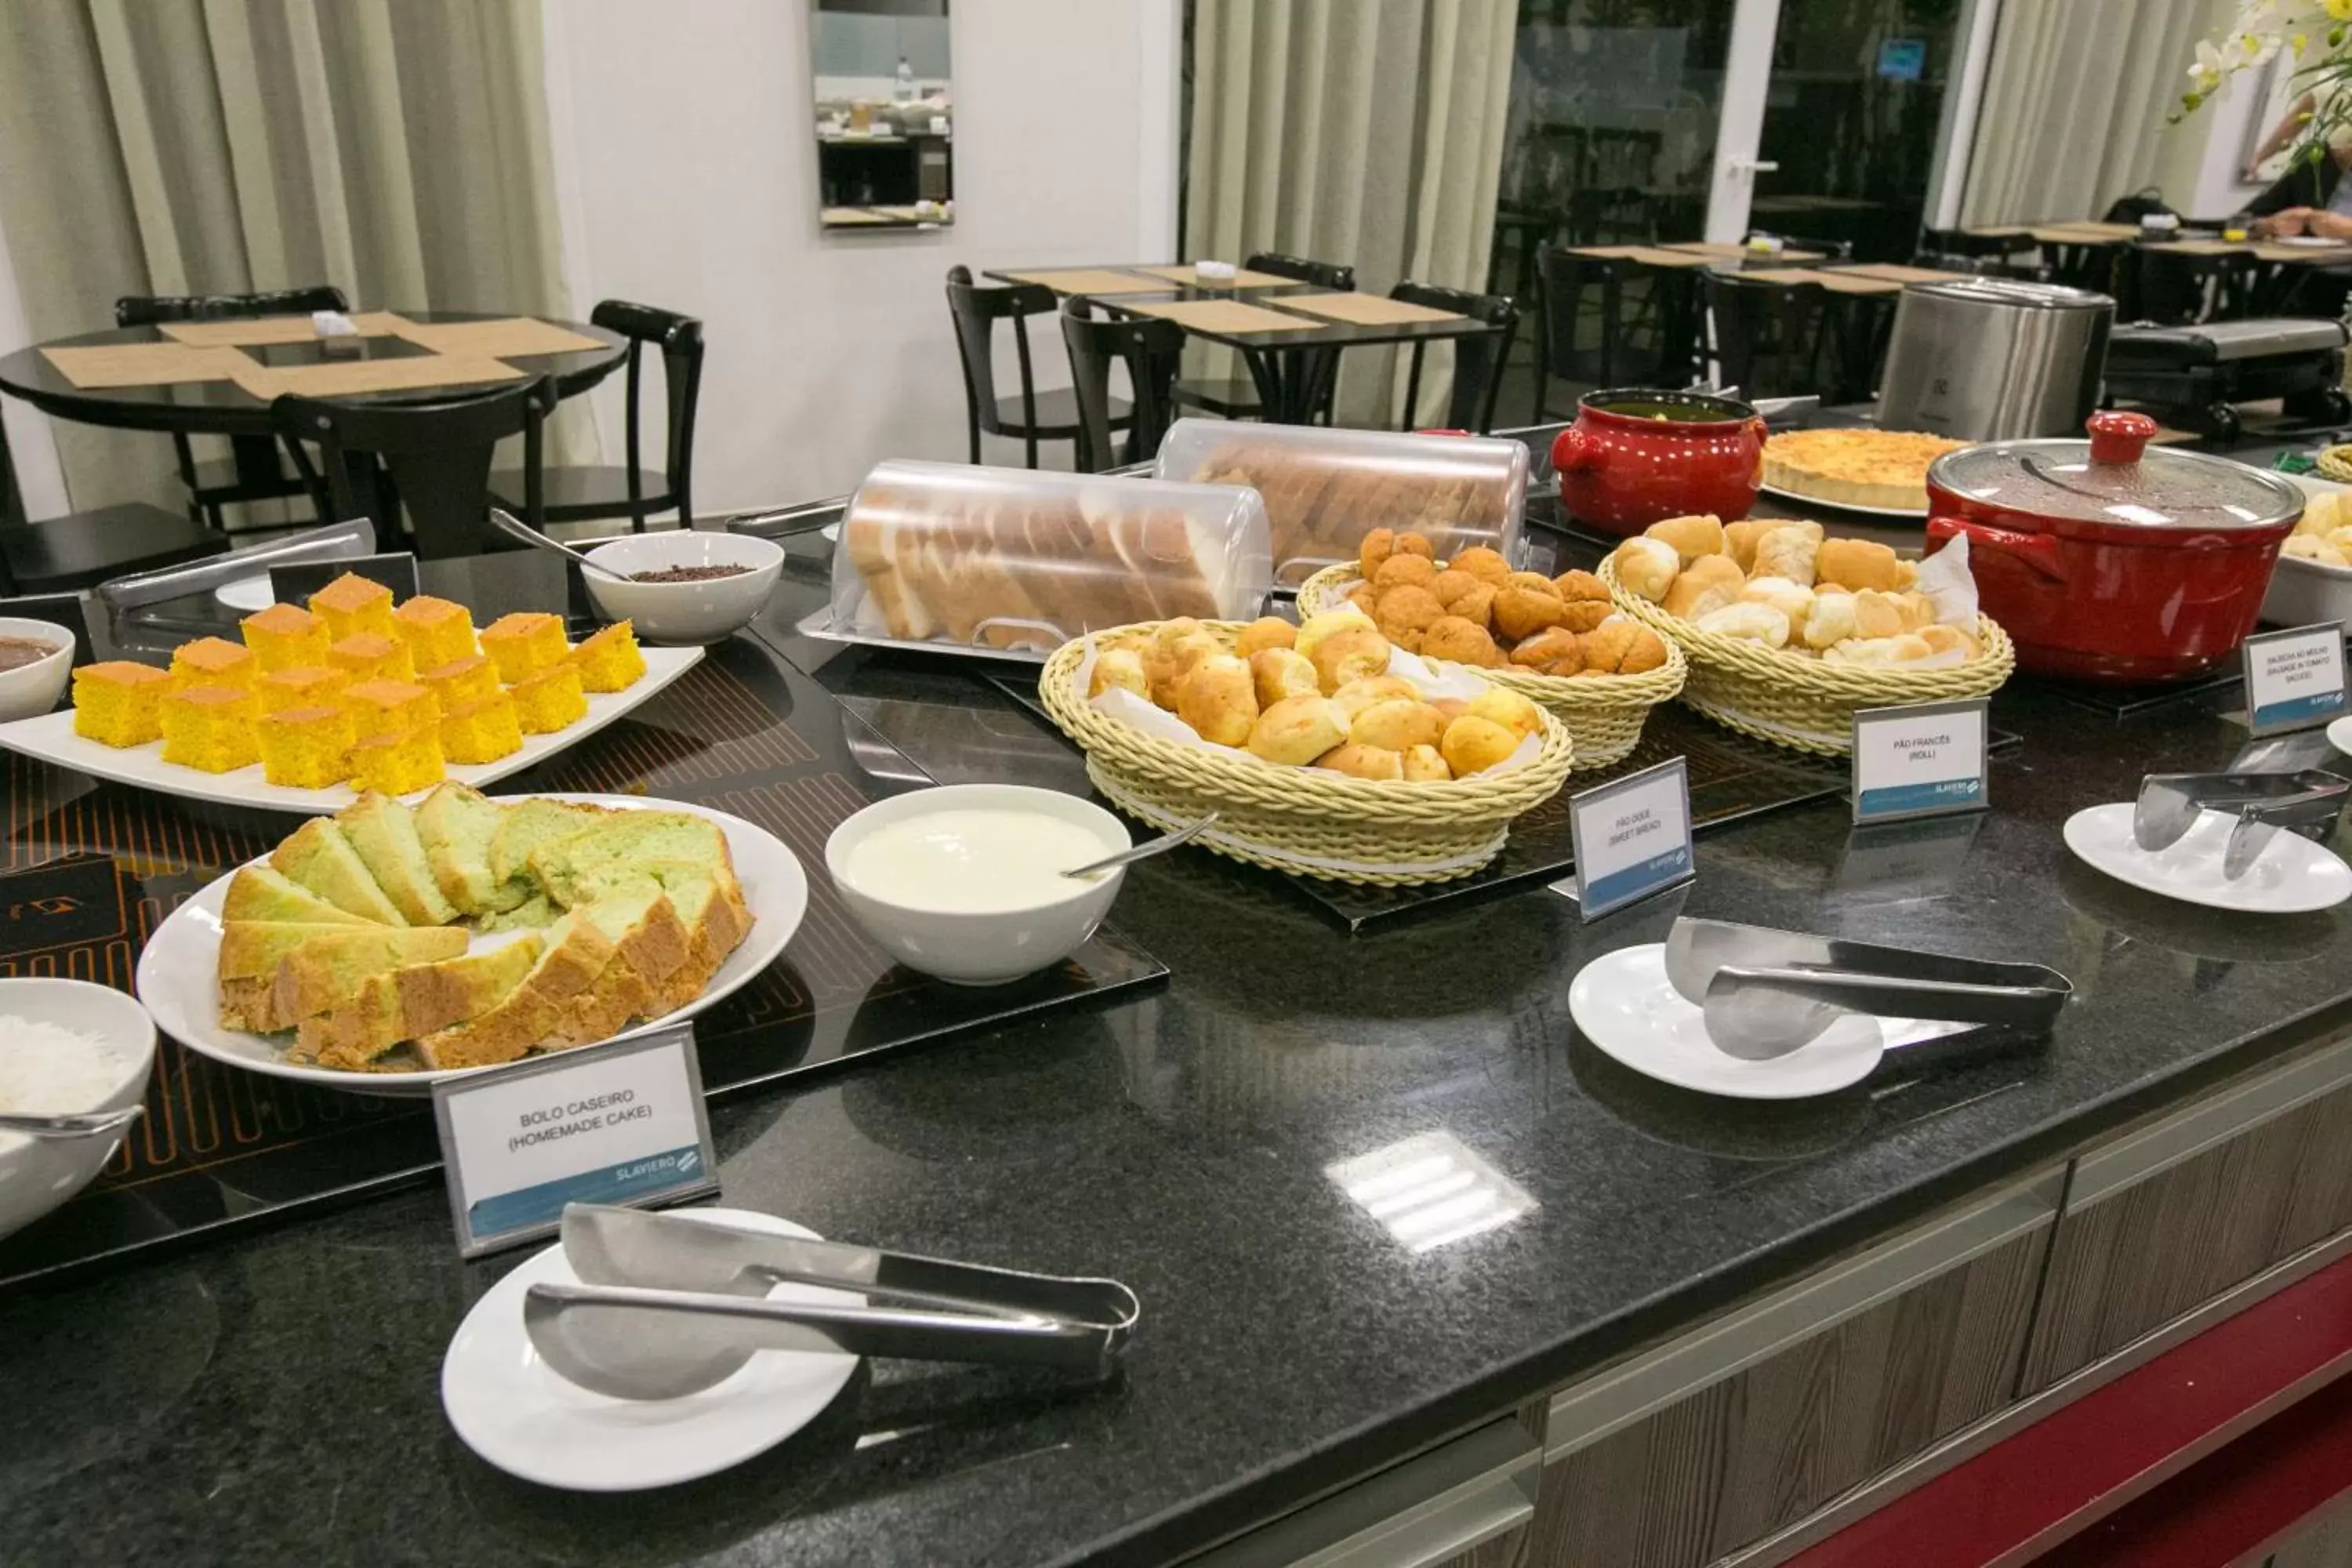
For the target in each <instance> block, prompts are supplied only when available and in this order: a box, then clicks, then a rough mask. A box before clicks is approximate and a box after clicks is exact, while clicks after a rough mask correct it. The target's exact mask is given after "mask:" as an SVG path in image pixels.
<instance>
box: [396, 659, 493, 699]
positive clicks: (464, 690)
mask: <svg viewBox="0 0 2352 1568" xmlns="http://www.w3.org/2000/svg"><path fill="white" fill-rule="evenodd" d="M416 679H417V681H418V683H419V684H421V685H423V686H424V687H425V688H426V689H429V690H430V691H431V692H432V693H433V695H434V696H436V697H438V698H439V699H441V711H442V712H444V713H454V712H456V711H457V710H458V709H460V708H462V707H464V706H465V705H466V704H467V703H468V702H479V701H480V700H482V699H483V698H485V697H495V696H497V695H498V694H499V691H500V690H502V689H503V688H502V687H500V686H499V667H498V666H497V665H495V664H492V663H491V662H490V660H489V656H488V655H487V654H479V653H469V654H467V656H466V657H465V658H453V659H451V660H450V661H449V662H448V663H446V664H444V665H437V666H436V667H435V668H431V669H425V670H420V671H419V672H418V674H417V677H416Z"/></svg>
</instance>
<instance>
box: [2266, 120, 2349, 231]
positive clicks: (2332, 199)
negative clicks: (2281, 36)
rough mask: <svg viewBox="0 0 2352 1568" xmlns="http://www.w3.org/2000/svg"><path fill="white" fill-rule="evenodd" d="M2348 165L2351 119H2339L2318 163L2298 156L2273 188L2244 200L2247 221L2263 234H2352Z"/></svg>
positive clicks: (2329, 134) (2328, 137)
mask: <svg viewBox="0 0 2352 1568" xmlns="http://www.w3.org/2000/svg"><path fill="white" fill-rule="evenodd" d="M2306 96H2308V95H2306ZM2298 107H2300V105H2298ZM2288 120H2289V121H2293V120H2294V116H2293V115H2289V116H2288ZM2282 128H2283V129H2284V128H2286V127H2284V126H2283V127H2282ZM2272 134H2273V136H2276V135H2277V132H2273V133H2272ZM2347 167H2352V125H2338V126H2337V127H2336V129H2335V130H2333V131H2331V132H2328V134H2327V152H2326V155H2325V156H2323V157H2321V158H2320V159H2319V161H2318V162H2317V163H2305V162H2303V161H2302V160H2300V159H2298V160H2297V161H2296V162H2295V163H2293V164H2291V165H2290V166H2289V167H2288V169H2287V172H2286V173H2285V174H2282V175H2280V176H2279V178H2278V180H2277V181H2276V182H2275V183H2274V184H2272V186H2271V187H2270V189H2268V190H2266V191H2264V192H2263V194H2262V195H2259V196H2256V197H2255V198H2254V199H2253V200H2252V201H2251V202H2248V203H2247V204H2246V208H2245V214H2244V216H2246V217H2248V218H2250V219H2252V222H2251V223H2249V224H2248V225H2247V226H2248V227H2249V228H2250V229H2251V230H2252V232H2253V233H2254V234H2255V235H2256V236H2257V237H2261V238H2263V239H2277V238H2281V237H2285V236H2289V235H2302V234H2309V235H2317V236H2320V237H2324V238H2327V239H2352V180H2347V179H2346V178H2345V177H2344V171H2345V170H2346V169H2347Z"/></svg>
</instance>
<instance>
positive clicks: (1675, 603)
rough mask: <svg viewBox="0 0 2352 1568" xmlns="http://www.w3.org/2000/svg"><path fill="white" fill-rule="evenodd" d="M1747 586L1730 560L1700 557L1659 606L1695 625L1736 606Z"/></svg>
mask: <svg viewBox="0 0 2352 1568" xmlns="http://www.w3.org/2000/svg"><path fill="white" fill-rule="evenodd" d="M1767 543H1768V544H1769V540H1768V541H1767ZM1747 586H1748V579H1747V578H1745V577H1743V576H1741V575H1740V574H1739V568H1738V566H1736V565H1734V564H1732V560H1731V557H1730V556H1728V555H1702V556H1700V557H1699V558H1698V559H1697V560H1696V561H1694V562H1692V563H1690V564H1689V565H1688V566H1686V567H1685V568H1684V569H1683V572H1682V574H1681V575H1680V576H1678V577H1676V578H1675V585H1674V586H1673V587H1671V588H1669V589H1667V590H1666V596H1665V598H1664V599H1663V600H1661V601H1660V604H1661V605H1662V606H1663V607H1664V610H1665V612H1666V614H1668V615H1670V616H1680V617H1681V618H1682V619H1684V620H1686V621H1695V620H1697V619H1698V618H1699V617H1700V616H1704V615H1706V613H1707V612H1708V611H1709V610H1719V609H1721V608H1723V606H1724V605H1731V604H1737V603H1738V600H1739V594H1740V590H1742V589H1744V588H1746V587H1747Z"/></svg>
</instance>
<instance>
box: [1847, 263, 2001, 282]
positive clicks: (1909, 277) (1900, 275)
mask: <svg viewBox="0 0 2352 1568" xmlns="http://www.w3.org/2000/svg"><path fill="white" fill-rule="evenodd" d="M1837 270H1838V271H1840V272H1843V273H1845V274H1847V275H1848V276H1849V277H1856V278H1884V279H1888V280H1889V281H1891V282H1895V283H1940V282H1942V281H1943V280H1944V279H1947V278H1966V277H1968V276H1969V274H1968V273H1965V272H1947V271H1945V270H1943V269H1942V268H1937V267H1901V266H1897V265H1896V264H1895V263H1894V262H1891V261H1864V262H1862V263H1860V264H1858V265H1856V266H1853V267H1841V268H1837Z"/></svg>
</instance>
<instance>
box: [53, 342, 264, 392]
mask: <svg viewBox="0 0 2352 1568" xmlns="http://www.w3.org/2000/svg"><path fill="white" fill-rule="evenodd" d="M41 357H42V358H43V359H45V360H47V361H48V362H49V363H51V364H53V365H55V366H56V367H57V370H58V374H59V375H62V376H64V377H65V378H66V379H67V380H68V381H70V382H72V383H73V384H75V385H76V386H79V387H81V388H83V389H85V390H95V389H97V388H100V387H109V386H174V385H177V384H181V383H183V382H191V381H236V380H238V379H239V377H240V376H241V375H242V374H244V373H245V372H246V371H248V370H259V369H260V368H261V367H260V366H259V365H258V364H256V363H254V361H253V359H252V356H250V355H248V354H243V353H238V352H237V351H236V350H235V349H229V348H195V347H193V346H191V345H189V344H187V343H101V344H96V345H93V346H91V347H89V348H62V349H43V350H42V351H41Z"/></svg>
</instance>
